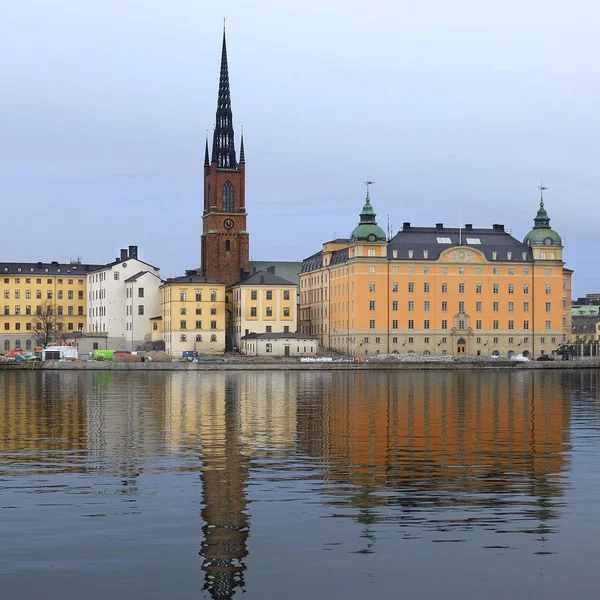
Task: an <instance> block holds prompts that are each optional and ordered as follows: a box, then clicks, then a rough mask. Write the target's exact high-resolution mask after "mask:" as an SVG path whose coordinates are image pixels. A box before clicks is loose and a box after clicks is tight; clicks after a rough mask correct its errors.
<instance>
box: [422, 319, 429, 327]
mask: <svg viewBox="0 0 600 600" xmlns="http://www.w3.org/2000/svg"><path fill="white" fill-rule="evenodd" d="M423 329H429V319H425V320H424V321H423Z"/></svg>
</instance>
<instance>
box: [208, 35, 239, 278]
mask: <svg viewBox="0 0 600 600" xmlns="http://www.w3.org/2000/svg"><path fill="white" fill-rule="evenodd" d="M249 244H250V241H249V234H248V231H246V159H245V154H244V138H243V136H242V138H241V143H240V159H239V162H238V160H237V155H236V151H235V136H234V130H233V114H232V111H231V93H230V89H229V69H228V65H227V44H226V41H225V31H223V47H222V52H221V73H220V78H219V94H218V100H217V114H216V120H215V129H214V132H213V140H212V153H211V155H210V158H209V152H208V139H207V140H206V149H205V154H204V213H203V216H202V239H201V262H202V275H203V276H204V277H206V278H208V279H212V280H215V281H222V282H224V283H226V284H231V283H235V282H236V281H239V280H240V279H242V274H243V273H246V272H248V270H249V264H248V262H249V256H250V248H249Z"/></svg>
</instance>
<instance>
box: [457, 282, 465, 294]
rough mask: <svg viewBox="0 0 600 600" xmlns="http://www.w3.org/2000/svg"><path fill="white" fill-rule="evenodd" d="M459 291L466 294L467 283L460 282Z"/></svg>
mask: <svg viewBox="0 0 600 600" xmlns="http://www.w3.org/2000/svg"><path fill="white" fill-rule="evenodd" d="M458 293H459V294H464V293H465V284H464V283H459V284H458Z"/></svg>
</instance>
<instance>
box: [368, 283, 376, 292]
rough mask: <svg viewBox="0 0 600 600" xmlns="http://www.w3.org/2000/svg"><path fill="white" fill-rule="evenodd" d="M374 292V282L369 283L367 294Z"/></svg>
mask: <svg viewBox="0 0 600 600" xmlns="http://www.w3.org/2000/svg"><path fill="white" fill-rule="evenodd" d="M374 291H375V282H374V281H370V282H369V292H374Z"/></svg>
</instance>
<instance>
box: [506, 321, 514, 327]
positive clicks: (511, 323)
mask: <svg viewBox="0 0 600 600" xmlns="http://www.w3.org/2000/svg"><path fill="white" fill-rule="evenodd" d="M508 328H509V329H514V328H515V322H514V321H509V322H508Z"/></svg>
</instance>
